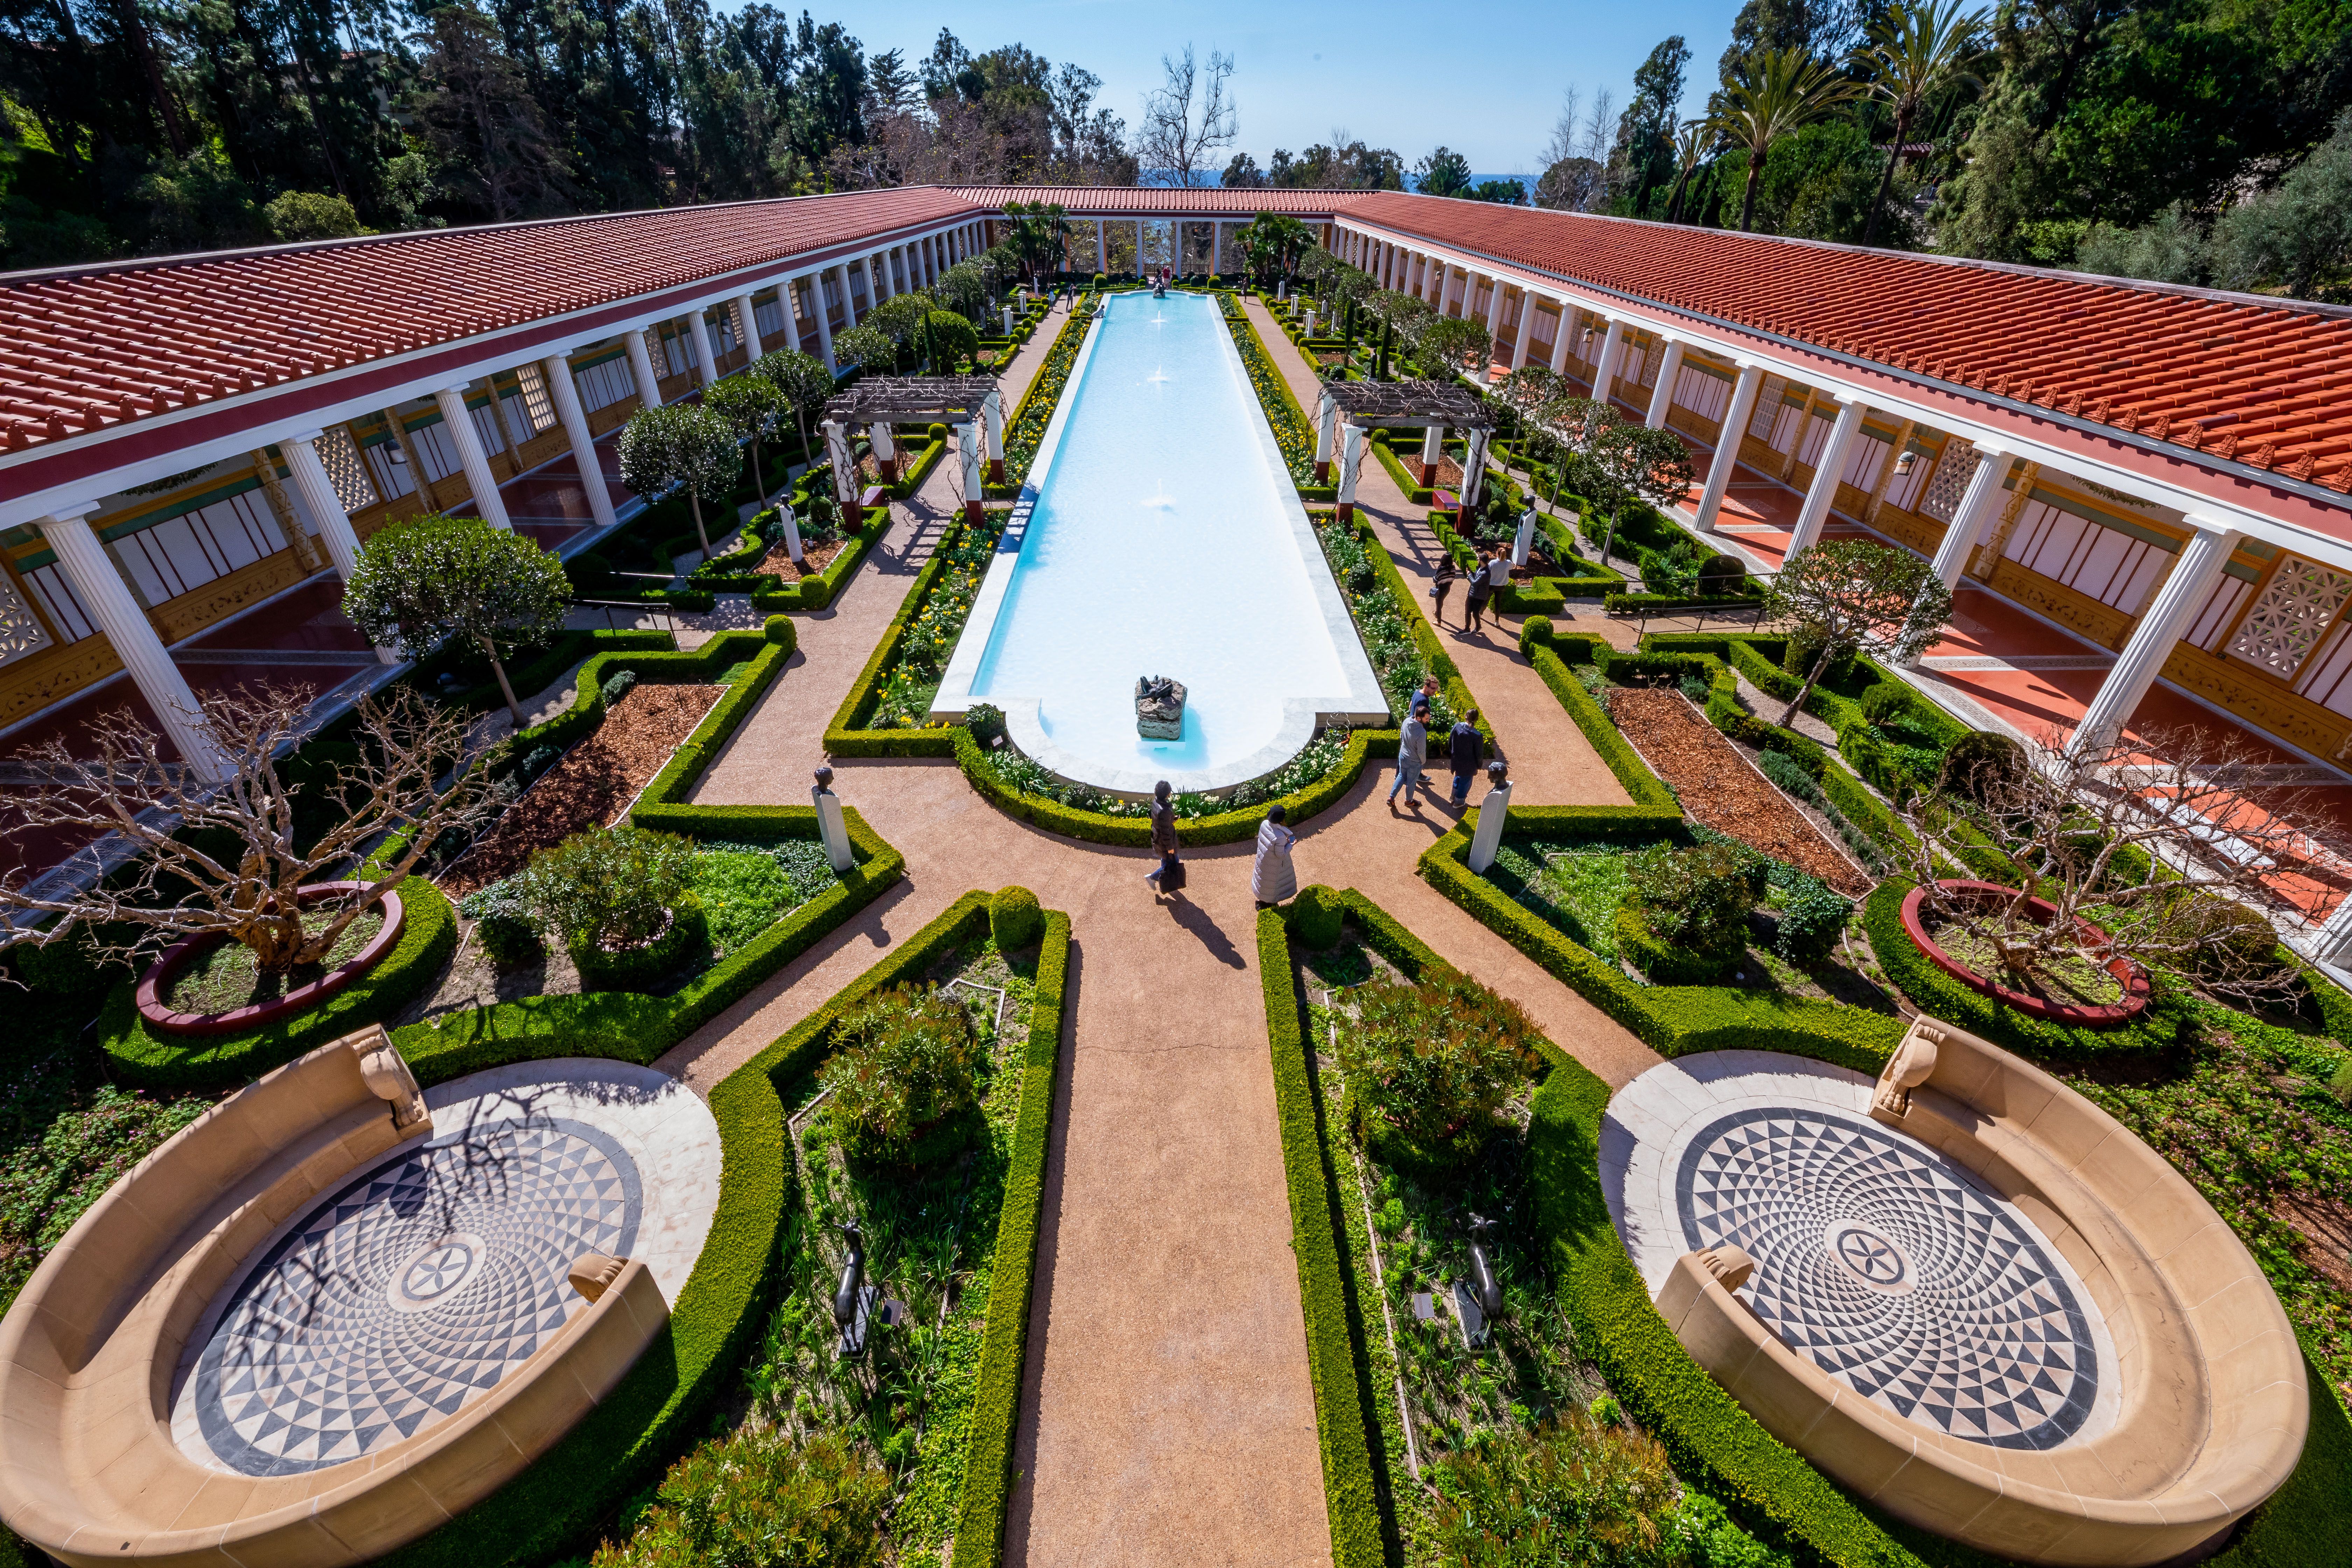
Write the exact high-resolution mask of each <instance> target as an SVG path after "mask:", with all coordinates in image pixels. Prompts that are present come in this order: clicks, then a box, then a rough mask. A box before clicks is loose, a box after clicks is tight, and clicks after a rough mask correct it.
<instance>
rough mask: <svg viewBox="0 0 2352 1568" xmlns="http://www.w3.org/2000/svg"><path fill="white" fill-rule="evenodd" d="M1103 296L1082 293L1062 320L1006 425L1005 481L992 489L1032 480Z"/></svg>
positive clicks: (1010, 491) (1015, 487) (1014, 488)
mask: <svg viewBox="0 0 2352 1568" xmlns="http://www.w3.org/2000/svg"><path fill="white" fill-rule="evenodd" d="M1098 297H1099V296H1097V295H1096V294H1094V293H1092V292H1088V293H1085V294H1081V295H1079V296H1078V302H1077V305H1076V308H1075V309H1073V310H1071V311H1070V314H1069V316H1068V318H1067V319H1066V320H1065V321H1063V322H1062V330H1061V331H1058V332H1056V333H1055V335H1054V342H1053V344H1052V346H1050V347H1049V348H1047V349H1046V350H1045V363H1042V364H1040V365H1039V366H1038V367H1037V374H1036V376H1035V378H1034V379H1033V380H1032V381H1031V382H1030V383H1029V390H1028V391H1026V392H1024V393H1023V394H1022V395H1021V406H1020V407H1018V408H1016V409H1014V410H1013V417H1012V418H1011V419H1009V420H1007V421H1006V422H1005V426H1004V483H1003V485H1001V486H998V485H992V486H989V487H988V489H989V491H990V492H991V493H997V494H1003V495H1007V496H1010V495H1017V494H1019V493H1020V489H1021V487H1022V486H1023V485H1024V484H1027V483H1028V482H1029V465H1030V464H1031V463H1032V462H1034V461H1035V460H1036V457H1037V448H1038V447H1039V446H1040V445H1042V444H1043V443H1044V441H1045V426H1048V425H1050V424H1052V423H1053V422H1054V408H1055V405H1056V404H1058V403H1060V402H1061V401H1062V388H1063V386H1064V385H1065V384H1066V383H1067V382H1068V381H1069V379H1070V367H1071V366H1073V365H1075V364H1076V363H1077V361H1078V350H1079V348H1080V347H1081V346H1082V345H1083V344H1084V343H1085V342H1086V341H1087V323H1088V322H1090V321H1092V320H1093V319H1094V310H1095V300H1097V298H1098Z"/></svg>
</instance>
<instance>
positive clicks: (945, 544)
mask: <svg viewBox="0 0 2352 1568" xmlns="http://www.w3.org/2000/svg"><path fill="white" fill-rule="evenodd" d="M1009 516H1011V512H1010V511H1009V510H1004V509H998V510H991V511H990V512H988V513H987V514H986V515H985V518H984V519H983V521H982V527H984V528H992V529H999V530H1001V529H1002V528H1003V526H1004V522H1005V519H1006V518H1008V517H1009ZM969 527H971V524H970V523H965V522H958V523H953V524H950V527H949V529H948V531H947V532H946V533H945V534H943V535H942V536H941V537H940V542H939V546H938V548H937V549H935V550H933V551H932V552H931V558H930V559H929V561H926V562H925V563H923V569H922V570H921V571H920V572H918V573H916V574H915V584H914V586H913V587H911V588H909V589H908V590H907V596H906V598H905V599H904V600H902V601H901V602H900V603H899V605H898V614H897V615H896V616H892V617H891V618H890V625H889V626H887V628H885V629H884V631H883V633H882V636H881V637H880V639H879V640H877V642H876V643H875V645H874V652H873V653H872V654H871V655H870V656H868V657H867V658H866V668H864V669H862V670H860V671H858V674H857V679H856V680H854V681H852V682H850V685H849V694H848V695H847V696H846V697H844V698H843V699H842V700H841V706H840V707H839V708H837V709H835V710H834V715H833V722H832V723H830V724H828V725H826V726H825V731H824V754H825V755H826V756H828V757H948V756H953V755H954V754H955V733H954V731H953V730H952V729H950V728H948V727H945V726H941V727H938V728H924V729H919V730H869V729H865V728H863V727H862V721H864V720H865V718H866V714H867V713H868V712H869V711H870V710H872V708H873V705H874V700H875V697H876V695H877V693H878V692H880V690H881V689H882V681H883V678H884V677H885V676H886V675H887V674H888V673H889V670H890V661H891V660H892V659H894V658H898V645H899V644H900V643H901V642H903V641H905V640H906V636H907V628H908V626H912V625H914V624H915V617H916V616H919V615H921V614H922V613H923V606H924V605H926V604H928V603H929V600H930V596H931V590H932V589H933V588H935V587H937V586H938V585H939V580H940V577H941V576H942V575H944V574H946V572H947V569H948V551H949V548H950V546H951V545H953V544H955V543H956V542H958V541H959V540H961V538H962V536H963V531H964V530H965V529H967V528H969Z"/></svg>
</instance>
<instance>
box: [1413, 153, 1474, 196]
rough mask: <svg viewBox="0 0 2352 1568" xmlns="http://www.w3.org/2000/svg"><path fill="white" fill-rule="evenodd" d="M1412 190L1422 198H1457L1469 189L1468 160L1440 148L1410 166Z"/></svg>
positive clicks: (1459, 154) (1458, 154)
mask: <svg viewBox="0 0 2352 1568" xmlns="http://www.w3.org/2000/svg"><path fill="white" fill-rule="evenodd" d="M1412 183H1413V189H1415V190H1417V191H1419V192H1420V193H1421V194H1422V195H1424V196H1458V195H1465V194H1466V193H1467V192H1468V191H1469V189H1470V160H1469V159H1467V158H1465V157H1464V156H1463V155H1462V154H1461V153H1456V152H1454V150H1453V149H1452V148H1450V147H1440V148H1438V149H1437V150H1436V151H1435V152H1433V153H1430V154H1429V156H1427V157H1426V158H1423V160H1422V161H1421V162H1420V163H1415V164H1414V165H1413V166H1412Z"/></svg>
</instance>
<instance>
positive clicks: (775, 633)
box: [766, 616, 801, 653]
mask: <svg viewBox="0 0 2352 1568" xmlns="http://www.w3.org/2000/svg"><path fill="white" fill-rule="evenodd" d="M766 631H767V636H768V640H769V641H770V642H772V643H774V644H775V645H776V646H777V647H780V648H782V649H783V650H784V651H785V652H786V653H790V652H792V651H793V649H794V648H796V647H800V646H801V628H800V626H799V625H798V624H797V623H795V622H794V621H793V618H792V616H769V617H768V624H767V627H766Z"/></svg>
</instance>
